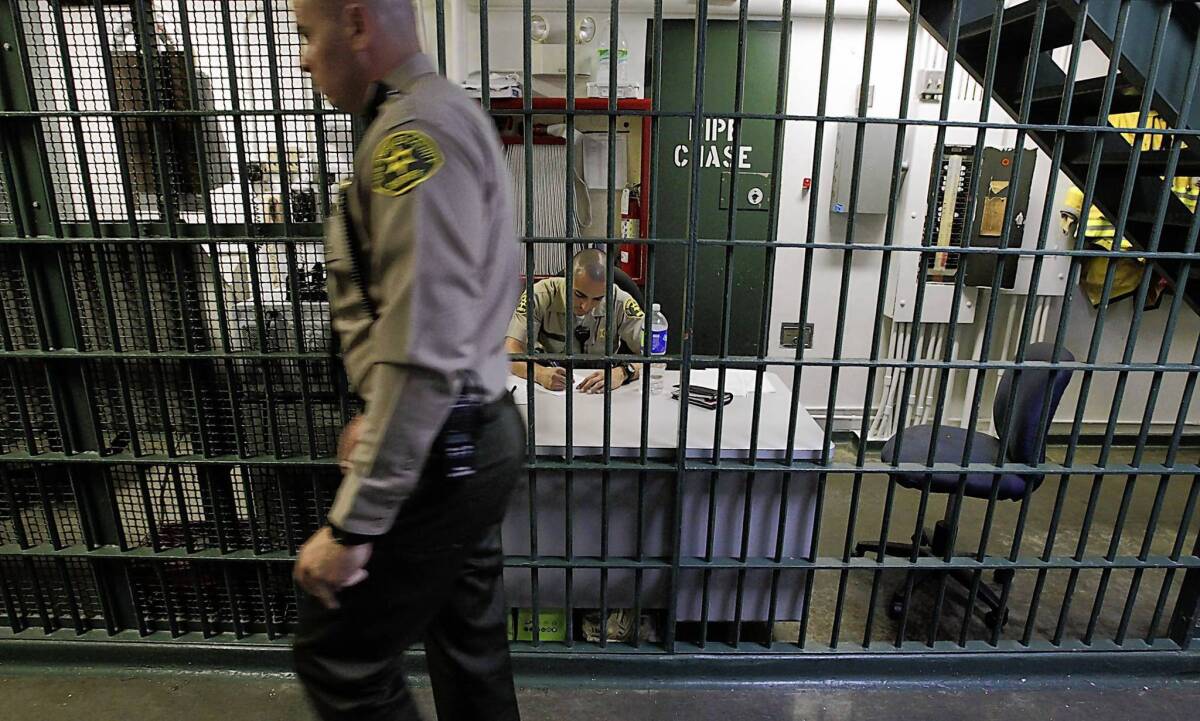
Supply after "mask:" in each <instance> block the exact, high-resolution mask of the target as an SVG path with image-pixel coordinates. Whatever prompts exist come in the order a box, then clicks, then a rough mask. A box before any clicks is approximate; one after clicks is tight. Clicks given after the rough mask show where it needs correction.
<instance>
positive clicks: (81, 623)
mask: <svg viewBox="0 0 1200 721" xmlns="http://www.w3.org/2000/svg"><path fill="white" fill-rule="evenodd" d="M0 590H2V591H3V602H4V603H3V605H2V606H0V623H2V624H4V625H5V626H8V627H9V628H11V629H12V630H13V631H14V632H19V631H24V630H27V629H36V630H37V632H39V633H51V632H53V631H57V630H59V629H70V630H73V631H75V632H76V633H78V634H83V633H85V632H87V631H91V630H94V629H102V628H103V627H104V623H103V620H104V617H105V616H104V611H103V607H102V606H101V601H100V590H99V587H98V585H97V583H96V577H95V575H94V573H93V569H92V568H91V564H90V563H89V562H88V561H86V560H81V559H52V558H3V559H0Z"/></svg>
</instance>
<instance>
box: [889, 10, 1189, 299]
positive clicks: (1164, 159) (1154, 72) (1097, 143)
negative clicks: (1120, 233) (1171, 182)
mask: <svg viewBox="0 0 1200 721" xmlns="http://www.w3.org/2000/svg"><path fill="white" fill-rule="evenodd" d="M900 2H901V3H902V4H904V5H905V7H907V8H908V9H909V11H910V12H913V11H914V7H915V8H916V9H915V12H917V13H918V14H919V17H918V19H919V20H920V22H921V24H922V25H923V26H924V27H925V29H926V30H928V31H929V32H930V33H931V34H932V35H933V36H934V37H935V38H936V39H937V40H938V41H939V42H940V43H942V45H944V46H946V47H947V49H950V48H951V45H953V44H955V43H956V47H955V48H954V54H955V55H956V56H957V58H958V61H959V64H960V67H962V68H964V69H965V70H966V71H967V72H968V73H969V74H970V75H971V76H972V77H974V78H975V79H976V80H977V81H979V82H980V83H981V84H983V85H984V87H985V88H986V83H985V77H986V72H987V68H988V62H989V60H990V59H991V58H992V53H993V52H994V53H995V66H994V67H995V78H994V83H993V87H992V96H993V98H994V99H995V100H996V102H998V103H999V104H1000V106H1001V107H1003V108H1004V109H1005V110H1006V111H1007V112H1008V113H1009V114H1011V115H1012V116H1013V117H1014V118H1016V119H1018V120H1019V121H1022V122H1028V123H1030V124H1034V125H1048V126H1062V125H1073V126H1084V125H1086V126H1093V127H1095V126H1107V125H1108V121H1107V118H1108V116H1109V115H1111V114H1115V113H1126V112H1138V111H1145V110H1147V109H1152V110H1154V111H1156V112H1157V113H1158V115H1159V116H1161V118H1162V119H1163V120H1165V121H1166V122H1167V124H1168V125H1169V127H1170V128H1172V129H1179V130H1181V131H1185V132H1186V131H1192V132H1196V131H1200V97H1196V95H1197V93H1198V90H1197V87H1196V86H1197V72H1196V70H1197V66H1198V65H1200V63H1197V62H1196V58H1197V57H1200V50H1198V44H1200V4H1198V3H1196V2H1171V0H1126V1H1125V2H1123V1H1122V0H1030V1H1029V2H1023V3H1021V4H1017V5H1011V6H1009V7H1007V8H1004V9H1003V14H1002V17H1001V19H1000V22H999V33H1000V36H999V39H998V41H997V42H995V43H993V37H992V34H993V30H994V28H995V27H996V22H995V17H994V15H995V13H996V12H997V11H998V8H997V3H999V2H1000V0H958V1H957V2H955V1H954V0H900ZM1043 8H1044V12H1043ZM956 10H957V12H958V19H957V22H956V20H955V12H956ZM1080 24H1082V27H1080ZM956 26H957V27H956ZM955 30H957V37H955V32H954V31H955ZM1077 35H1078V36H1079V37H1080V38H1081V39H1082V40H1083V41H1089V40H1090V41H1091V42H1093V43H1094V44H1095V45H1096V47H1098V48H1099V49H1100V50H1101V51H1103V52H1104V53H1105V54H1106V55H1107V56H1108V57H1109V59H1110V64H1109V66H1108V69H1109V72H1108V74H1107V75H1105V76H1101V77H1096V78H1087V79H1083V80H1076V81H1075V82H1073V83H1072V79H1071V78H1069V77H1068V75H1067V73H1066V72H1064V70H1063V69H1062V68H1060V67H1059V65H1058V64H1057V63H1056V62H1055V61H1054V60H1053V59H1052V57H1051V52H1052V51H1054V50H1056V49H1058V48H1063V47H1074V43H1075V42H1076V38H1077ZM1033 48H1036V53H1034V52H1031V49H1033ZM1114 53H1118V55H1117V56H1116V61H1117V62H1116V63H1115V64H1114V63H1112V62H1111V61H1112V59H1113V57H1114ZM1031 56H1035V58H1036V65H1035V70H1034V75H1033V92H1032V93H1030V94H1029V97H1025V96H1026V93H1025V87H1026V86H1025V82H1026V74H1027V66H1028V62H1029V59H1030V57H1031ZM1066 95H1069V96H1070V97H1069V103H1064V96H1066ZM1026 106H1028V107H1026ZM1064 110H1065V111H1066V112H1065V115H1064V114H1063V111H1064ZM1025 111H1027V114H1026V112H1025ZM1062 132H1064V133H1065V136H1064V138H1065V142H1064V143H1063V159H1062V172H1064V173H1065V174H1066V175H1067V176H1068V177H1069V178H1070V179H1071V180H1072V181H1073V182H1074V183H1075V184H1076V185H1077V186H1078V187H1079V188H1081V189H1084V190H1085V193H1086V188H1088V187H1089V185H1088V182H1089V180H1091V178H1089V172H1090V173H1092V174H1093V175H1094V176H1095V179H1094V197H1093V198H1092V204H1093V205H1095V206H1097V207H1098V208H1100V210H1101V211H1102V212H1103V213H1104V214H1105V215H1106V216H1108V217H1109V218H1110V219H1112V221H1113V223H1114V224H1115V225H1117V226H1118V229H1120V226H1121V223H1120V222H1119V219H1120V218H1121V217H1122V209H1123V207H1124V208H1125V209H1126V213H1125V215H1124V217H1125V225H1124V237H1125V238H1127V239H1129V240H1130V241H1131V242H1132V243H1133V244H1134V245H1136V246H1138V248H1140V249H1143V250H1145V249H1153V247H1154V246H1153V244H1154V239H1155V237H1156V235H1157V237H1158V244H1157V249H1156V250H1157V251H1158V252H1163V253H1185V252H1190V251H1192V250H1194V249H1195V239H1194V238H1192V237H1191V236H1192V232H1193V229H1192V225H1193V220H1194V219H1195V214H1194V213H1193V212H1192V211H1191V210H1190V209H1189V208H1188V207H1187V206H1186V205H1185V204H1184V203H1183V202H1182V201H1181V200H1179V199H1178V198H1177V197H1176V196H1174V195H1173V194H1172V193H1170V192H1169V191H1166V190H1165V189H1164V181H1163V176H1164V175H1168V174H1169V175H1170V176H1172V177H1175V176H1196V175H1200V137H1196V136H1193V137H1191V138H1190V140H1188V139H1187V138H1183V137H1179V136H1176V135H1166V136H1163V137H1164V142H1163V143H1162V147H1161V148H1159V149H1155V150H1141V149H1140V148H1138V149H1135V148H1134V147H1133V145H1131V144H1130V143H1129V142H1128V141H1126V140H1125V139H1124V138H1122V137H1121V136H1120V135H1118V134H1116V133H1104V132H1099V133H1098V132H1086V131H1062ZM1029 134H1030V137H1031V138H1032V139H1033V140H1034V141H1035V142H1036V143H1037V144H1038V145H1039V146H1040V147H1041V148H1042V150H1044V151H1045V152H1046V153H1047V154H1051V153H1052V152H1053V147H1054V144H1055V138H1056V131H1055V130H1054V129H1041V128H1037V129H1034V130H1032V131H1030V133H1029ZM1176 156H1177V157H1176ZM1172 164H1174V167H1173V168H1172V167H1171V166H1172ZM1160 222H1161V223H1162V225H1161V232H1157V231H1156V228H1157V227H1158V223H1160ZM1189 239H1191V242H1190V243H1189ZM1153 262H1154V265H1155V266H1156V268H1157V269H1158V271H1159V272H1160V273H1161V274H1162V276H1163V277H1165V278H1166V279H1167V281H1168V283H1169V284H1170V285H1171V286H1172V287H1173V288H1176V289H1177V292H1178V291H1179V290H1182V292H1183V293H1184V294H1185V296H1186V300H1187V302H1188V304H1189V305H1190V306H1191V307H1192V308H1193V310H1196V311H1197V312H1200V280H1198V281H1194V282H1185V281H1186V280H1187V275H1188V270H1189V265H1188V264H1187V263H1185V262H1184V261H1182V260H1181V259H1178V258H1169V257H1168V258H1156V259H1154V260H1153ZM1193 272H1194V273H1200V269H1197V270H1196V271H1193ZM1180 286H1182V288H1180Z"/></svg>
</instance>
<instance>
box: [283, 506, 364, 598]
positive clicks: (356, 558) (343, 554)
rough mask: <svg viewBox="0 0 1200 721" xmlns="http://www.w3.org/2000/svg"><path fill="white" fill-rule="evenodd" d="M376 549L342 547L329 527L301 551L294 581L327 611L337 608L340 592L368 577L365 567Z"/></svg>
mask: <svg viewBox="0 0 1200 721" xmlns="http://www.w3.org/2000/svg"><path fill="white" fill-rule="evenodd" d="M373 547H374V546H373V544H370V543H363V544H360V545H357V546H343V545H341V544H339V543H338V542H337V541H334V540H333V533H331V532H330V530H329V527H328V526H326V527H324V528H322V529H321V530H319V531H317V532H316V533H314V534H313V535H312V536H311V537H309V539H308V540H307V541H306V542H305V543H304V545H303V546H301V547H300V554H299V556H297V557H296V567H295V569H294V570H293V571H292V578H293V579H295V581H296V583H298V584H300V588H303V589H304V590H305V591H307V592H308V593H309V594H311V595H312V596H315V597H316V599H317V600H318V601H320V602H321V603H322V604H323V605H324V606H325V607H326V608H331V609H332V608H337V607H338V602H337V592H338V591H340V590H342V589H343V588H346V587H347V586H353V585H354V584H356V583H361V582H362V581H363V579H365V578H366V577H367V572H366V570H365V569H364V568H363V566H366V565H367V561H368V560H370V558H371V550H372V548H373Z"/></svg>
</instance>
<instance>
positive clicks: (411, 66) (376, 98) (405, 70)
mask: <svg viewBox="0 0 1200 721" xmlns="http://www.w3.org/2000/svg"><path fill="white" fill-rule="evenodd" d="M434 72H436V70H435V68H434V67H433V61H432V60H430V59H429V58H428V57H427V56H425V55H423V54H421V53H417V54H416V55H414V56H412V57H411V58H409V59H408V60H406V61H404V62H403V63H401V64H400V65H397V66H396V67H395V68H394V69H393V70H392V71H391V72H390V73H388V74H387V75H385V76H384V77H383V80H380V81H377V82H374V83H371V87H370V88H369V89H368V90H367V92H368V100H367V106H366V110H364V111H363V117H364V118H365V119H366V121H367V122H368V123H370V122H371V121H373V120H374V119H375V116H376V115H378V114H379V107H380V106H381V105H383V103H384V101H386V100H387V98H388V96H389V95H391V94H392V93H407V92H409V91H410V90H411V89H412V86H413V83H415V82H416V81H417V79H418V78H421V77H423V76H425V75H431V74H433V73H434Z"/></svg>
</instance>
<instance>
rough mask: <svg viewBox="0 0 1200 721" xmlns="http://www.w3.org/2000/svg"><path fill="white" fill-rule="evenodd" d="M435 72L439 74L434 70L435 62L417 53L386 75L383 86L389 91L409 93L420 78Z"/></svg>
mask: <svg viewBox="0 0 1200 721" xmlns="http://www.w3.org/2000/svg"><path fill="white" fill-rule="evenodd" d="M435 72H437V69H436V68H434V66H433V61H432V60H430V59H429V57H428V56H426V55H424V54H423V53H417V54H416V55H414V56H412V57H411V58H409V59H408V60H405V61H404V62H403V63H401V64H400V65H397V66H396V67H395V68H394V69H393V70H392V71H391V72H390V73H388V74H387V75H385V76H384V77H383V84H384V85H386V86H387V87H388V89H389V90H395V91H397V92H401V93H407V92H408V91H409V90H411V89H412V86H413V84H414V83H415V82H416V81H417V80H418V79H419V78H421V77H424V76H426V75H432V74H433V73H435Z"/></svg>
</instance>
